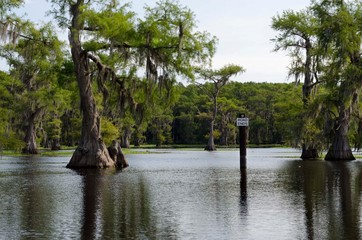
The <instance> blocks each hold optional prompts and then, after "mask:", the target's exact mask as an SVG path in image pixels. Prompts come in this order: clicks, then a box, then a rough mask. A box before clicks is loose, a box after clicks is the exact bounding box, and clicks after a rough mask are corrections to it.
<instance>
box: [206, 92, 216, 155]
mask: <svg viewBox="0 0 362 240" xmlns="http://www.w3.org/2000/svg"><path fill="white" fill-rule="evenodd" d="M213 103H214V109H213V113H212V119H211V122H210V135H209V141H208V142H207V146H206V147H205V150H206V151H215V150H216V147H215V142H214V124H215V119H216V114H217V94H214V95H213Z"/></svg>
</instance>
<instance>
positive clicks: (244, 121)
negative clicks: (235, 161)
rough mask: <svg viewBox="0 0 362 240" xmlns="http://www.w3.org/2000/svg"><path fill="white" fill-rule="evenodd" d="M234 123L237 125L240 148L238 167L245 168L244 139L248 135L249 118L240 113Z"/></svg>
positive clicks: (245, 139)
mask: <svg viewBox="0 0 362 240" xmlns="http://www.w3.org/2000/svg"><path fill="white" fill-rule="evenodd" d="M236 125H237V126H238V127H239V148H240V169H244V168H246V141H247V137H248V126H249V118H246V117H245V114H240V118H237V120H236Z"/></svg>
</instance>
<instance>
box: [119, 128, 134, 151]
mask: <svg viewBox="0 0 362 240" xmlns="http://www.w3.org/2000/svg"><path fill="white" fill-rule="evenodd" d="M131 134H132V132H131V130H130V129H129V128H128V127H127V128H126V130H125V131H124V133H123V136H122V137H121V147H123V148H130V142H129V140H130V139H131Z"/></svg>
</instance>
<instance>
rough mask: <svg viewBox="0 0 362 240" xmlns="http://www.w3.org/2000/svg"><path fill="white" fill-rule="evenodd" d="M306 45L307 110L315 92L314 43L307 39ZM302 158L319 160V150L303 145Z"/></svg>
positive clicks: (305, 102) (304, 99) (305, 103)
mask: <svg viewBox="0 0 362 240" xmlns="http://www.w3.org/2000/svg"><path fill="white" fill-rule="evenodd" d="M305 45H306V62H305V71H304V83H303V104H304V108H305V109H307V108H308V104H309V101H310V96H311V93H312V90H313V82H312V72H311V65H312V56H311V49H312V43H311V41H310V39H309V38H307V39H306V42H305ZM307 145H308V146H307ZM300 158H301V159H303V160H306V159H316V158H319V154H318V150H317V148H316V147H315V146H314V144H313V143H307V144H305V143H303V145H302V155H301V156H300Z"/></svg>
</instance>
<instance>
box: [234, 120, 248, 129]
mask: <svg viewBox="0 0 362 240" xmlns="http://www.w3.org/2000/svg"><path fill="white" fill-rule="evenodd" d="M236 126H237V127H248V126H249V118H237V119H236Z"/></svg>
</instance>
